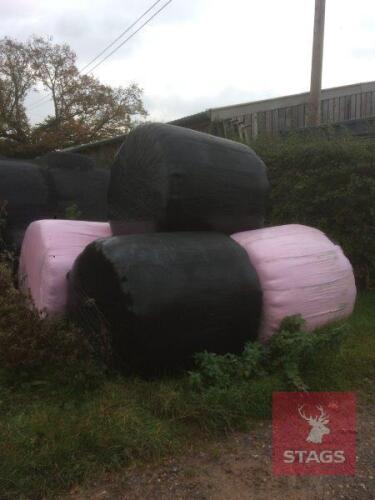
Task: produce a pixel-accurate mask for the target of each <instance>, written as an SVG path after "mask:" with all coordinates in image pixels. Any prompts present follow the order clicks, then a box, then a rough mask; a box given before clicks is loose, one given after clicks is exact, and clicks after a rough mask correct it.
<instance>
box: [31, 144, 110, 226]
mask: <svg viewBox="0 0 375 500" xmlns="http://www.w3.org/2000/svg"><path fill="white" fill-rule="evenodd" d="M35 161H36V162H37V163H38V164H40V165H41V166H43V172H44V175H45V177H46V181H47V183H48V186H49V196H50V202H51V207H52V208H51V210H52V212H51V213H50V217H51V218H52V217H55V218H64V217H65V216H66V213H67V210H68V209H70V208H72V207H76V209H77V212H78V214H77V215H78V217H80V218H83V219H86V220H93V221H106V220H108V214H107V191H108V184H109V170H106V169H103V168H95V162H94V160H93V159H92V158H89V157H87V156H84V155H80V154H74V153H62V152H61V153H60V152H53V153H48V154H46V155H44V156H42V157H40V158H37V159H36V160H35Z"/></svg>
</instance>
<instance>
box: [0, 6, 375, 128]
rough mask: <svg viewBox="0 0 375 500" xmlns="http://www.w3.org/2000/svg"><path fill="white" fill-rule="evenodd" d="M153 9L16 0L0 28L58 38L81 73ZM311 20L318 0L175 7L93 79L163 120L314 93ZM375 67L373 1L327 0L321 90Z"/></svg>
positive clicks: (362, 77)
mask: <svg viewBox="0 0 375 500" xmlns="http://www.w3.org/2000/svg"><path fill="white" fill-rule="evenodd" d="M151 3H152V0H126V1H125V0H106V1H104V0H91V1H89V0H80V1H77V0H65V1H64V2H51V1H50V0H49V1H47V0H41V1H36V0H35V1H34V0H29V1H27V2H26V1H24V0H22V1H21V0H13V2H12V4H11V6H8V7H6V8H5V9H3V8H2V10H3V12H2V17H1V20H0V29H1V31H2V33H4V34H7V35H9V36H15V37H19V38H23V39H24V38H26V37H27V36H29V35H31V34H32V33H37V34H47V33H48V34H52V35H54V38H55V40H56V41H58V42H62V41H65V42H67V43H69V44H70V45H71V46H72V48H73V49H74V50H75V51H76V52H77V54H78V56H79V59H78V60H79V65H80V67H82V66H83V65H84V64H85V63H86V62H88V61H89V60H90V59H92V58H93V57H94V56H95V55H96V54H97V53H98V52H99V51H100V50H101V49H102V48H103V46H105V45H106V44H108V43H110V42H111V41H112V40H113V39H114V38H115V37H116V36H117V35H118V34H119V33H120V32H121V31H123V30H124V29H125V28H126V27H127V26H128V25H129V24H130V23H131V22H132V21H133V20H134V19H135V18H136V17H137V16H139V15H140V13H142V12H143V11H144V10H146V8H148V7H149V6H150V4H151ZM6 4H7V5H8V4H10V3H9V2H6ZM17 5H18V6H19V7H20V8H19V9H18V10H17V9H16V7H17ZM313 14H314V0H283V1H281V0H232V2H229V1H228V0H189V1H186V0H173V2H172V3H171V4H170V5H169V6H168V7H167V8H166V9H165V10H164V11H163V12H162V13H161V14H160V15H159V16H158V17H157V18H155V19H154V20H153V21H152V22H151V24H150V25H148V26H147V27H146V28H145V29H144V30H142V32H140V33H139V34H137V35H136V36H135V37H134V38H133V39H132V40H131V41H130V42H129V43H127V44H126V45H124V47H122V48H121V49H120V50H119V51H118V52H117V53H116V54H115V55H114V56H113V57H112V58H111V59H110V60H108V61H107V62H106V63H104V64H103V65H102V66H101V67H100V68H98V69H97V70H96V71H95V74H96V75H97V76H98V77H99V78H100V79H101V80H103V81H104V82H106V83H109V84H112V85H127V84H128V83H130V82H132V81H135V82H138V83H139V84H140V85H141V86H142V87H143V88H144V91H145V102H146V105H147V107H148V109H149V111H150V113H151V118H153V119H162V120H168V119H174V118H177V117H179V116H183V115H185V114H191V113H194V112H198V111H202V110H204V109H206V108H209V107H216V106H222V105H226V104H233V103H238V102H241V101H251V100H256V99H262V98H267V97H270V96H278V95H286V94H292V93H295V92H302V91H306V90H307V89H308V86H309V81H310V62H311V44H312V29H313ZM374 62H375V4H374V2H373V0H357V1H356V2H355V4H353V2H352V1H349V0H327V11H326V34H325V55H324V68H323V86H324V87H329V86H336V85H343V84H347V83H355V82H359V81H367V80H374V79H375V72H374V68H375V64H374ZM30 100H31V98H30ZM33 100H34V101H35V96H33ZM44 112H45V108H42V107H41V108H38V110H35V111H34V119H35V117H36V113H38V119H40V117H41V116H43V113H44Z"/></svg>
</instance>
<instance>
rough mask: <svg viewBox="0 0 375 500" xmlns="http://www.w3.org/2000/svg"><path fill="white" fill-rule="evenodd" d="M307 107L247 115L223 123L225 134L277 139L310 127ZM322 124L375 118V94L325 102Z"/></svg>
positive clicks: (335, 98)
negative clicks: (293, 131) (277, 136)
mask: <svg viewBox="0 0 375 500" xmlns="http://www.w3.org/2000/svg"><path fill="white" fill-rule="evenodd" d="M307 108H308V105H307V103H302V104H297V105H294V106H286V107H280V108H275V109H271V110H267V111H257V112H254V113H246V114H242V115H239V116H236V117H233V118H228V119H225V120H223V121H222V123H223V129H224V134H225V135H226V136H231V135H232V134H235V135H239V136H240V137H241V138H242V139H243V140H249V139H251V138H254V137H256V136H257V135H260V134H269V135H277V134H279V133H280V132H285V131H287V130H293V129H299V128H304V127H305V126H306V117H307ZM320 109H321V124H322V125H325V124H329V123H342V122H345V121H347V120H358V119H363V118H370V117H374V116H375V91H372V92H363V93H355V94H350V95H345V96H338V97H330V98H328V99H322V101H321V108H320Z"/></svg>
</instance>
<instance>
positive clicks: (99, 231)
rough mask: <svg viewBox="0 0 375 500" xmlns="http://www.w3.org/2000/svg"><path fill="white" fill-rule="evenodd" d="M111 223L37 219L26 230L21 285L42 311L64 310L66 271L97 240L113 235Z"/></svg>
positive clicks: (54, 312)
mask: <svg viewBox="0 0 375 500" xmlns="http://www.w3.org/2000/svg"><path fill="white" fill-rule="evenodd" d="M111 235H112V233H111V229H110V226H109V224H107V223H105V222H86V221H71V220H56V219H53V220H38V221H35V222H32V223H31V224H30V225H29V227H28V228H27V230H26V233H25V237H24V240H23V244H22V249H21V257H20V265H19V286H20V288H21V290H23V291H24V292H25V293H28V294H30V296H31V299H32V302H33V305H34V306H35V307H36V308H37V309H38V311H40V312H41V314H43V315H45V314H57V313H64V312H65V307H66V301H67V279H66V276H67V273H68V272H69V271H70V269H71V268H72V266H73V263H74V261H75V259H76V257H77V256H78V255H79V254H80V253H81V252H82V251H83V250H84V249H85V248H86V246H87V245H88V244H89V243H91V242H92V241H94V240H97V239H99V238H105V237H108V236H111Z"/></svg>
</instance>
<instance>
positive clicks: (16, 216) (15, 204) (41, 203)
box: [0, 160, 49, 251]
mask: <svg viewBox="0 0 375 500" xmlns="http://www.w3.org/2000/svg"><path fill="white" fill-rule="evenodd" d="M48 197H49V195H48V186H47V182H46V179H45V177H44V175H43V172H42V169H41V167H39V166H38V165H34V164H32V163H28V162H27V161H21V160H20V161H18V160H0V205H3V204H4V202H6V204H5V210H6V213H7V217H6V228H5V242H6V243H7V245H8V246H10V247H12V248H13V250H15V251H18V250H19V248H20V246H21V243H22V239H23V235H24V232H25V230H26V228H27V226H28V225H29V224H30V223H31V222H32V221H34V220H37V219H42V218H45V217H46V216H48V213H49V207H48Z"/></svg>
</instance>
